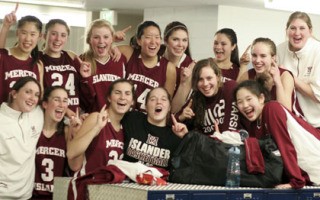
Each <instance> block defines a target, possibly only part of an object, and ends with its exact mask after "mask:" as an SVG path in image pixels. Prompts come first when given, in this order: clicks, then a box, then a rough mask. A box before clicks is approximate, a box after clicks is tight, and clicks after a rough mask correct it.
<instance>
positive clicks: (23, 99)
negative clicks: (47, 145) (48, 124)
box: [0, 76, 43, 199]
mask: <svg viewBox="0 0 320 200" xmlns="http://www.w3.org/2000/svg"><path fill="white" fill-rule="evenodd" d="M40 96H41V90H40V84H39V83H38V81H37V80H36V79H34V78H32V77H29V76H27V77H23V78H20V79H18V80H17V81H16V82H15V84H14V85H13V86H12V89H11V91H10V93H9V100H8V103H6V102H3V103H2V104H1V107H0V119H1V120H0V126H1V127H2V128H1V131H0V163H1V164H0V199H30V198H31V195H32V190H33V187H34V176H35V155H36V144H37V142H38V138H39V137H40V134H41V131H42V127H43V112H42V110H41V108H40V106H38V103H39V99H40ZM35 119H36V120H35Z"/></svg>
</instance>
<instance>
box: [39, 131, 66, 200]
mask: <svg viewBox="0 0 320 200" xmlns="http://www.w3.org/2000/svg"><path fill="white" fill-rule="evenodd" d="M66 149H67V147H66V140H65V136H64V134H58V133H57V132H56V133H54V135H53V136H52V137H51V138H47V137H46V136H45V135H44V134H43V133H41V135H40V138H39V140H38V144H37V152H36V173H35V185H34V191H33V196H34V197H35V198H40V197H42V198H44V197H47V198H50V197H51V198H52V192H53V178H54V177H55V176H63V172H64V169H65V166H66V164H67V162H66V161H67V160H66Z"/></svg>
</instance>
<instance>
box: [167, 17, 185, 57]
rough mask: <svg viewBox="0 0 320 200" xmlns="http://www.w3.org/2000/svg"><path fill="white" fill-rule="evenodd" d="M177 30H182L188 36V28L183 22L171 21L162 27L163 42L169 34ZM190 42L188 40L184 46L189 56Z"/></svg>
mask: <svg viewBox="0 0 320 200" xmlns="http://www.w3.org/2000/svg"><path fill="white" fill-rule="evenodd" d="M177 30H183V31H185V32H186V33H187V35H188V36H189V31H188V28H187V26H186V25H185V24H183V23H181V22H179V21H173V22H171V23H169V24H168V25H167V26H166V28H165V29H164V33H163V40H164V41H165V42H167V41H168V38H169V37H170V35H171V34H172V33H173V32H175V31H177ZM189 46H190V42H189V41H188V46H187V48H186V51H185V54H186V55H188V56H190V57H191V53H190V48H189Z"/></svg>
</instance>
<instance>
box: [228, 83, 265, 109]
mask: <svg viewBox="0 0 320 200" xmlns="http://www.w3.org/2000/svg"><path fill="white" fill-rule="evenodd" d="M264 81H265V80H263V78H258V79H257V80H245V81H242V82H241V83H240V84H239V85H237V87H236V88H235V89H234V91H233V98H234V100H235V101H237V93H238V91H239V90H240V89H241V88H245V89H247V90H249V91H250V92H251V93H252V94H254V95H256V96H257V97H259V96H260V95H261V94H263V95H264V97H265V100H264V103H266V102H268V101H270V92H269V91H268V89H267V88H266V87H264Z"/></svg>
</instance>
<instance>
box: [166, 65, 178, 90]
mask: <svg viewBox="0 0 320 200" xmlns="http://www.w3.org/2000/svg"><path fill="white" fill-rule="evenodd" d="M176 74H177V71H176V67H175V66H174V64H173V63H171V62H168V64H167V72H166V82H165V84H164V87H165V88H166V89H167V91H168V92H169V94H170V96H173V93H174V88H175V86H176V77H177V75H176Z"/></svg>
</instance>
